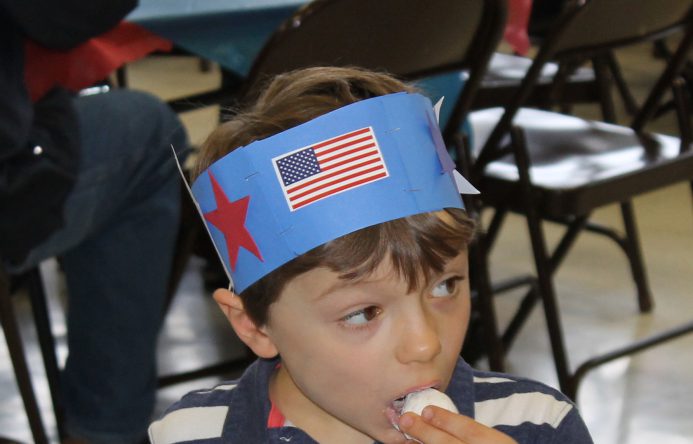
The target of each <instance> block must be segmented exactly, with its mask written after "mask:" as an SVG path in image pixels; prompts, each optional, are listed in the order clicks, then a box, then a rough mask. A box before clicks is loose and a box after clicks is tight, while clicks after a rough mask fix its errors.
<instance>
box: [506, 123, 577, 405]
mask: <svg viewBox="0 0 693 444" xmlns="http://www.w3.org/2000/svg"><path fill="white" fill-rule="evenodd" d="M512 143H513V148H514V151H515V160H516V162H517V169H518V172H519V175H520V187H521V189H522V199H523V203H524V207H525V210H526V218H527V228H528V230H529V236H530V240H531V243H532V252H533V255H534V264H535V269H536V273H537V281H538V288H539V296H540V297H541V300H542V303H543V306H544V317H545V319H546V327H547V329H548V332H549V341H550V343H551V351H552V353H553V359H554V365H555V366H556V374H557V376H558V384H559V386H560V388H561V390H562V391H563V392H564V393H565V394H566V395H567V396H569V397H571V398H574V397H575V393H576V387H573V379H572V377H571V372H570V366H569V363H568V356H567V354H566V350H565V343H564V342H565V341H564V339H563V327H562V326H561V320H560V316H559V314H558V301H557V298H556V290H555V288H554V283H553V271H554V267H553V264H552V263H551V259H550V257H549V254H548V249H547V247H546V239H545V236H544V230H543V227H542V221H541V219H540V218H539V215H538V213H537V210H536V208H535V206H534V203H533V201H532V193H531V181H530V177H529V157H528V155H527V149H526V145H525V139H524V133H523V132H522V130H521V129H520V128H517V127H513V129H512Z"/></svg>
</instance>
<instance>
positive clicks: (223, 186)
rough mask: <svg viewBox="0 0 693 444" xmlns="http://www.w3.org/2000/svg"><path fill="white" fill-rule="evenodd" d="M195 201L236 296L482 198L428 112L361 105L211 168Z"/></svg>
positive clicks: (401, 104) (385, 100) (402, 102)
mask: <svg viewBox="0 0 693 444" xmlns="http://www.w3.org/2000/svg"><path fill="white" fill-rule="evenodd" d="M191 193H192V195H193V200H194V201H195V202H196V205H197V207H198V210H199V211H200V214H201V215H202V217H203V218H204V220H205V223H206V226H207V229H208V231H209V234H210V236H211V238H212V241H213V243H214V245H215V247H216V249H217V252H218V253H219V257H220V258H221V260H222V262H223V264H224V268H225V270H226V273H227V275H228V276H229V279H230V280H231V285H232V286H233V287H234V289H235V291H236V292H237V293H240V292H242V291H243V290H245V289H246V288H247V287H248V286H250V285H252V284H253V283H254V282H256V281H258V280H259V279H261V278H262V277H263V276H265V275H267V274H268V273H270V272H272V271H273V270H275V269H277V268H278V267H280V266H281V265H283V264H285V263H287V262H288V261H290V260H292V259H294V258H295V257H298V256H300V255H302V254H304V253H306V252H308V251H309V250H311V249H313V248H315V247H318V246H320V245H322V244H325V243H326V242H329V241H331V240H333V239H336V238H338V237H341V236H344V235H346V234H349V233H352V232H354V231H357V230H359V229H361V228H365V227H369V226H372V225H376V224H380V223H383V222H387V221H390V220H393V219H398V218H401V217H405V216H410V215H413V214H418V213H426V212H431V211H437V210H441V209H443V208H464V205H463V203H462V199H461V197H460V193H462V194H468V193H478V191H476V189H475V188H474V187H473V186H471V185H470V184H469V182H467V181H466V180H465V179H464V178H463V177H462V176H461V175H459V173H457V171H455V170H454V163H453V161H452V160H451V159H450V156H449V155H448V153H447V150H446V147H445V144H444V143H443V140H442V137H441V134H440V129H439V128H438V123H437V113H436V111H434V108H433V107H432V106H431V102H430V101H429V100H428V99H427V98H425V97H424V96H421V95H419V94H409V93H396V94H390V95H386V96H380V97H376V98H372V99H367V100H363V101H359V102H356V103H353V104H350V105H347V106H344V107H342V108H339V109H337V110H335V111H332V112H330V113H327V114H324V115H322V116H319V117H317V118H315V119H313V120H311V121H309V122H306V123H304V124H302V125H299V126H296V127H294V128H291V129H288V130H286V131H283V132H281V133H279V134H276V135H274V136H272V137H268V138H266V139H263V140H259V141H256V142H253V143H251V144H249V145H247V146H244V147H241V148H238V149H236V150H234V151H232V152H231V153H229V154H227V155H226V156H224V157H222V158H221V159H219V160H217V161H216V162H215V163H213V164H212V165H211V166H210V167H209V168H208V169H207V170H205V171H204V172H203V173H202V174H201V175H200V176H199V177H198V178H197V179H196V180H195V182H194V183H193V185H192V190H191Z"/></svg>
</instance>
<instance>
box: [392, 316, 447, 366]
mask: <svg viewBox="0 0 693 444" xmlns="http://www.w3.org/2000/svg"><path fill="white" fill-rule="evenodd" d="M435 327H436V325H435V322H434V320H433V319H431V318H430V317H429V316H426V315H425V314H421V315H419V316H417V317H416V318H413V319H412V318H410V319H409V320H408V321H405V322H404V323H403V325H402V328H401V329H400V331H401V334H400V335H399V339H398V346H397V359H398V360H399V361H400V362H402V363H410V362H427V361H430V360H431V359H433V358H434V357H435V356H437V355H438V353H440V351H441V344H440V338H439V336H438V330H437V329H436V328H435Z"/></svg>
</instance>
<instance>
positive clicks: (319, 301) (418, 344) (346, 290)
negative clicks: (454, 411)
mask: <svg viewBox="0 0 693 444" xmlns="http://www.w3.org/2000/svg"><path fill="white" fill-rule="evenodd" d="M422 281H423V279H422ZM468 282H469V281H468V264H467V253H466V252H463V253H461V254H459V255H458V256H457V257H455V258H453V259H452V260H450V261H448V263H447V264H446V266H445V269H444V270H443V272H442V273H440V274H437V275H434V276H433V277H432V279H431V280H430V281H429V282H427V283H422V284H421V285H420V286H419V288H416V289H415V290H413V291H409V290H408V288H407V283H406V281H405V280H404V279H402V278H401V277H399V276H398V275H397V273H396V272H395V271H394V270H393V268H392V266H391V264H390V263H389V261H384V262H383V263H382V264H380V266H379V267H378V268H377V269H376V270H375V272H374V273H373V274H371V275H370V276H368V277H366V278H365V279H362V280H359V281H356V282H353V281H346V280H343V279H340V278H339V276H338V275H337V274H336V273H334V272H332V271H330V270H328V269H326V268H318V269H314V270H311V271H309V272H307V273H304V274H302V275H299V276H298V277H296V278H295V279H293V280H291V281H290V282H289V283H288V284H287V285H286V287H285V288H284V291H283V292H282V293H281V296H280V297H279V299H278V300H277V302H275V303H274V304H272V305H271V306H270V312H269V323H268V325H267V326H266V328H265V331H266V333H267V334H268V336H269V337H270V339H271V340H272V342H273V343H274V345H275V346H276V347H277V349H278V350H279V353H280V355H281V357H282V366H281V367H280V369H279V371H278V373H277V374H276V375H275V378H274V379H273V381H272V383H271V385H270V393H271V396H272V400H273V402H274V403H275V404H276V405H277V406H278V407H279V409H280V410H281V411H282V412H283V413H284V415H286V417H287V419H289V420H291V421H292V422H293V423H294V424H296V425H297V426H298V427H301V428H303V429H304V430H306V431H307V432H308V433H309V434H311V435H312V436H313V438H315V439H318V441H320V442H323V439H326V437H330V436H331V437H332V438H333V439H328V441H330V442H335V441H340V440H338V439H336V437H338V436H339V437H340V438H344V441H343V442H360V441H361V440H363V441H364V442H372V439H377V440H379V441H382V442H386V443H394V442H404V439H403V436H402V434H401V433H399V432H398V431H396V430H395V429H394V428H393V427H392V423H393V421H394V420H395V419H396V414H395V413H394V410H393V408H392V404H393V402H394V401H395V400H396V399H398V398H401V397H402V396H404V395H406V394H407V393H409V392H412V391H416V390H420V389H423V388H427V387H435V388H437V389H440V390H445V389H446V387H447V386H448V383H449V382H450V378H451V376H452V372H453V369H454V367H455V363H456V361H457V359H458V356H459V353H460V350H461V348H462V342H463V341H464V337H465V333H466V329H467V324H468V321H469V311H470V300H469V284H468ZM368 437H370V438H368Z"/></svg>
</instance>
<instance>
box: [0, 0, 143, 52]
mask: <svg viewBox="0 0 693 444" xmlns="http://www.w3.org/2000/svg"><path fill="white" fill-rule="evenodd" d="M136 5H137V0H108V1H94V0H92V1H84V0H0V9H2V10H4V11H5V12H6V14H7V16H8V17H9V19H10V20H11V21H12V22H14V23H15V24H16V25H17V26H18V28H19V29H20V30H21V32H22V33H23V34H24V35H25V36H27V37H28V38H30V39H32V40H35V41H36V42H37V43H39V44H41V45H43V46H45V47H47V48H54V49H69V48H71V47H73V46H76V45H78V44H80V43H82V42H85V41H86V40H88V39H90V38H92V37H94V36H96V35H99V34H101V33H103V32H106V31H108V30H109V29H110V28H112V27H113V26H115V25H116V24H117V23H118V22H119V21H120V20H121V19H122V18H123V17H125V16H126V15H127V13H128V12H130V11H131V10H132V9H133V8H134V7H135V6H136Z"/></svg>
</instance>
